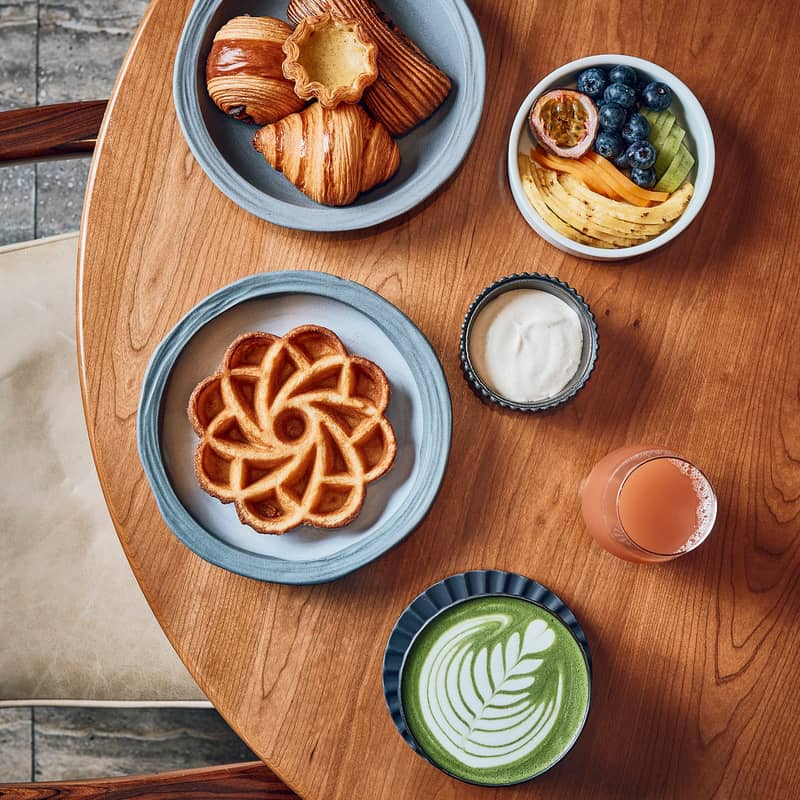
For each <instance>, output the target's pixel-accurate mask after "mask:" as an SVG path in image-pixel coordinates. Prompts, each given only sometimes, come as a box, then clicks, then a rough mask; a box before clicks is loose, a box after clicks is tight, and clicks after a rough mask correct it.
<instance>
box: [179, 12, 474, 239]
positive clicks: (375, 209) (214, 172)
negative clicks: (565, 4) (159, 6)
mask: <svg viewBox="0 0 800 800" xmlns="http://www.w3.org/2000/svg"><path fill="white" fill-rule="evenodd" d="M379 5H380V6H381V8H382V9H383V10H384V11H385V12H386V13H387V14H388V15H389V16H390V17H391V18H392V19H393V20H394V21H395V22H396V23H397V24H398V25H399V26H400V27H401V28H402V29H403V30H404V31H405V32H406V33H407V34H408V35H409V36H410V37H411V38H412V39H413V40H414V41H415V42H417V43H418V44H419V46H420V47H421V48H422V49H423V50H424V51H425V52H426V53H427V54H428V56H429V57H430V58H431V59H432V60H433V61H434V63H435V64H436V65H437V66H438V67H440V68H441V69H442V70H444V71H445V72H446V73H447V74H448V75H449V76H450V79H451V80H452V82H453V88H452V90H451V92H450V96H449V97H448V98H447V100H446V101H445V102H444V104H443V105H442V106H441V107H440V108H439V109H437V110H436V112H435V113H434V114H433V115H432V116H431V117H430V118H429V119H427V120H426V121H425V122H423V123H422V124H421V125H419V126H417V127H416V128H415V129H414V130H412V131H411V132H410V133H408V134H407V135H405V136H403V137H402V138H400V139H398V140H397V143H398V146H399V147H400V169H399V170H398V171H397V173H396V174H395V175H394V177H392V179H391V180H389V181H387V182H386V183H385V184H383V185H381V186H378V187H376V188H375V189H372V190H371V191H369V192H365V193H364V194H363V195H361V196H360V197H359V198H358V199H357V200H356V201H355V203H353V204H352V205H350V206H345V207H342V208H333V207H329V206H323V205H319V204H318V203H315V202H314V201H313V200H311V199H309V198H308V197H306V196H305V195H304V194H303V193H302V192H300V191H299V190H298V189H296V188H295V187H294V186H293V185H292V184H291V183H290V182H289V181H288V180H287V179H286V178H284V176H283V175H282V174H281V173H280V172H278V171H276V170H274V169H272V167H270V166H269V164H268V163H267V162H266V161H265V160H264V158H263V157H262V156H261V155H260V154H259V153H257V152H256V151H255V150H254V149H253V146H252V138H253V134H254V133H255V131H256V130H258V128H257V126H254V125H247V124H245V123H243V122H238V121H236V120H233V119H230V118H229V117H227V116H226V115H225V114H223V113H222V111H220V110H219V109H218V108H217V107H216V106H215V105H214V103H213V102H212V101H211V99H210V98H209V96H208V92H207V91H206V82H205V63H206V58H207V56H208V52H209V50H210V49H211V41H212V39H213V37H214V34H215V33H216V31H217V30H218V29H219V28H220V27H222V25H223V24H224V23H225V22H227V21H228V20H229V19H231V18H232V17H235V16H237V15H239V14H253V15H261V16H271V17H279V18H281V19H286V0H282V1H281V2H275V1H274V0H250V2H242V0H198V2H196V3H195V5H194V7H193V8H192V11H191V13H190V14H189V18H188V20H187V21H186V26H185V27H184V30H183V35H182V36H181V41H180V45H179V46H178V53H177V56H176V58H175V71H174V76H173V95H174V100H175V109H176V111H177V114H178V121H179V122H180V126H181V130H182V131H183V135H184V136H185V138H186V141H187V142H188V144H189V147H190V148H191V150H192V153H193V154H194V157H195V158H196V159H197V161H198V163H199V164H200V166H201V167H202V168H203V170H204V171H205V173H206V175H208V177H209V178H210V179H211V180H212V181H213V182H214V183H215V184H216V186H217V188H218V189H219V190H220V191H221V192H223V193H224V194H225V195H227V196H228V197H229V198H230V199H231V200H233V202H235V203H237V204H238V205H239V206H241V207H242V208H244V209H245V210H246V211H249V212H250V213H251V214H255V215H256V216H258V217H261V218H262V219H265V220H268V221H269V222H273V223H275V224H276V225H283V226H284V227H287V228H297V229H299V230H308V231H343V230H355V229H358V228H367V227H369V226H371V225H377V224H379V223H381V222H385V221H387V220H390V219H392V218H394V217H397V216H399V215H400V214H403V213H405V212H406V211H409V210H410V209H412V208H414V206H416V205H417V204H419V203H420V202H422V201H423V200H424V199H425V198H426V197H428V196H429V195H430V194H431V193H432V192H434V191H436V189H437V188H439V187H440V186H441V185H442V184H443V183H444V182H445V181H446V180H447V179H448V178H449V177H450V176H451V175H452V174H453V173H454V172H455V170H456V169H457V168H458V166H459V164H460V163H461V162H462V160H463V159H464V157H465V156H466V154H467V151H468V150H469V148H470V145H471V143H472V140H473V138H474V136H475V133H476V131H477V129H478V123H479V121H480V117H481V112H482V110H483V96H484V88H485V84H486V64H485V54H484V51H483V42H482V41H481V36H480V32H479V30H478V27H477V25H476V24H475V20H474V19H473V17H472V14H471V13H470V11H469V9H468V7H467V4H466V3H465V2H464V0H405V1H404V0H380V1H379Z"/></svg>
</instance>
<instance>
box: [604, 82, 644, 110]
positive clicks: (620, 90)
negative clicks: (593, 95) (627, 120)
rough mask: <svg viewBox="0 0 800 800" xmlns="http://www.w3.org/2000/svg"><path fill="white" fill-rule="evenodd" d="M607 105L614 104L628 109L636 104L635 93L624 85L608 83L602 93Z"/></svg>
mask: <svg viewBox="0 0 800 800" xmlns="http://www.w3.org/2000/svg"><path fill="white" fill-rule="evenodd" d="M603 99H604V100H605V101H606V102H607V103H616V104H617V105H620V106H622V107H623V108H630V107H631V106H632V105H633V104H634V103H635V102H636V92H635V91H634V89H633V88H631V87H630V86H626V85H625V84H624V83H610V84H609V85H608V86H606V90H605V92H603Z"/></svg>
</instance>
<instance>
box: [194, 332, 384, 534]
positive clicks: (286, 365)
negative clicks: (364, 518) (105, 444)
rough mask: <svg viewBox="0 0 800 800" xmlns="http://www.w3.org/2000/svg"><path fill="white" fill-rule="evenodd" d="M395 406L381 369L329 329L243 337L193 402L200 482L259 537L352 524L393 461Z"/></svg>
mask: <svg viewBox="0 0 800 800" xmlns="http://www.w3.org/2000/svg"><path fill="white" fill-rule="evenodd" d="M388 403H389V382H388V381H387V379H386V375H385V374H384V373H383V370H382V369H381V368H380V367H379V366H378V365H377V364H374V363H373V362H372V361H368V360H367V359H365V358H359V357H357V356H351V355H349V354H348V353H347V350H346V349H345V347H344V345H343V344H342V343H341V341H340V340H339V338H338V337H337V336H336V334H335V333H333V332H332V331H329V330H328V329H327V328H322V327H319V326H317V325H304V326H302V327H299V328H295V329H294V330H291V331H289V333H287V334H286V335H285V336H283V337H280V338H279V337H277V336H273V335H272V334H271V333H261V332H256V333H246V334H244V335H242V336H240V337H239V338H238V339H236V340H235V341H234V342H233V344H231V346H230V347H229V348H228V350H227V351H226V353H225V357H224V359H223V362H222V366H221V367H220V370H219V371H218V372H217V373H216V374H214V375H212V376H211V377H209V378H206V379H205V380H204V381H202V382H201V383H200V384H199V385H198V386H197V388H196V389H195V390H194V392H192V396H191V399H190V400H189V408H188V414H189V420H190V421H191V423H192V427H193V428H194V430H195V432H196V433H197V435H198V436H199V437H200V443H199V444H198V446H197V450H196V453H195V474H196V476H197V480H198V482H199V484H200V486H201V487H202V488H203V490H204V491H206V492H208V493H209V494H210V495H212V496H213V497H216V498H218V499H219V500H221V501H222V502H223V503H234V505H235V507H236V513H237V514H238V515H239V518H240V519H241V521H242V522H243V523H244V524H245V525H249V526H250V527H252V528H253V529H255V530H257V531H259V532H260V533H285V532H286V531H287V530H289V529H290V528H294V527H295V526H297V525H301V524H306V525H313V526H315V527H318V528H338V527H341V526H342V525H347V524H348V523H349V522H350V521H352V520H353V519H354V518H355V517H356V516H357V515H358V513H359V511H360V510H361V506H362V505H363V503H364V497H365V493H366V486H367V484H368V483H370V482H371V481H374V480H376V479H377V478H379V477H380V476H381V475H383V474H384V473H385V472H386V471H387V470H388V469H389V468H390V467H391V466H392V463H393V461H394V457H395V453H396V452H397V442H396V439H395V435H394V431H393V430H392V426H391V424H390V423H389V421H388V420H387V419H386V417H385V415H384V412H385V411H386V407H387V405H388Z"/></svg>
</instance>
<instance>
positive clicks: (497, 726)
mask: <svg viewBox="0 0 800 800" xmlns="http://www.w3.org/2000/svg"><path fill="white" fill-rule="evenodd" d="M402 702H403V712H404V714H405V718H406V723H407V724H408V727H409V729H410V731H411V733H412V734H413V735H414V738H415V739H416V740H417V742H418V744H419V745H420V747H421V748H422V749H423V750H424V751H425V753H426V754H427V755H428V757H429V758H430V759H431V760H432V761H434V762H435V763H436V764H438V765H439V766H441V767H442V768H444V769H445V770H447V771H448V772H449V773H451V774H452V775H455V776H456V777H458V778H463V779H465V780H467V781H472V782H473V783H480V784H485V785H491V786H495V785H502V784H508V783H518V782H520V781H524V780H526V779H528V778H531V777H533V776H534V775H537V774H539V773H540V772H542V771H544V770H546V769H547V768H548V767H550V766H552V765H553V764H554V763H555V762H556V761H558V760H559V758H560V757H561V756H562V755H563V754H564V753H565V752H566V751H567V750H568V749H569V748H570V746H571V745H572V743H573V742H574V741H575V739H576V738H577V736H578V734H579V733H580V730H581V728H582V726H583V722H584V720H585V718H586V714H587V711H588V707H589V673H588V669H587V666H586V661H585V659H584V656H583V651H582V650H581V647H580V645H579V644H578V642H577V641H576V640H575V638H574V637H573V636H572V634H571V633H570V631H569V629H568V628H567V627H566V626H565V625H564V624H563V623H562V622H561V621H560V620H559V619H558V617H556V616H555V615H554V614H551V613H550V612H549V611H547V610H546V609H544V608H542V607H540V606H537V605H535V604H534V603H530V602H528V601H527V600H523V599H521V598H516V597H507V596H491V597H476V598H473V599H471V600H465V601H464V602H463V603H459V604H458V605H455V606H453V607H452V608H449V609H447V610H446V611H444V612H442V614H440V615H439V616H438V617H436V618H435V619H433V620H432V621H431V622H430V623H429V624H428V625H427V626H426V627H425V628H424V629H423V630H422V632H421V633H420V635H419V636H418V637H417V639H416V641H415V642H414V644H413V645H412V647H411V649H410V650H409V652H408V655H407V656H406V661H405V665H404V667H403V674H402Z"/></svg>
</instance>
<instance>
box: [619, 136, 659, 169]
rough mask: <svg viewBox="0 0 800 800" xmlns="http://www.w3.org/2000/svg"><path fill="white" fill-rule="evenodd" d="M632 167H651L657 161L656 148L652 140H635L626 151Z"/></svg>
mask: <svg viewBox="0 0 800 800" xmlns="http://www.w3.org/2000/svg"><path fill="white" fill-rule="evenodd" d="M625 155H626V156H627V157H628V161H630V164H631V166H632V167H636V168H637V169H649V168H650V167H652V166H653V164H655V163H656V149H655V147H653V145H651V144H650V142H642V141H639V142H634V143H633V144H632V145H630V146H629V147H628V149H627V150H626V151H625Z"/></svg>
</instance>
